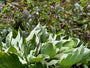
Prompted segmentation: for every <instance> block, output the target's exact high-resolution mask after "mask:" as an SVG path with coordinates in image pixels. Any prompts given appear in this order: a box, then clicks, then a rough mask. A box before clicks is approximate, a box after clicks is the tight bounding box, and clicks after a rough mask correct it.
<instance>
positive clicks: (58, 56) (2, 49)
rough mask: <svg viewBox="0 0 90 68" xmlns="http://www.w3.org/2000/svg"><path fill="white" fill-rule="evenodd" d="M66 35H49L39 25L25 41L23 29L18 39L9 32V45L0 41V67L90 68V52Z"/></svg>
mask: <svg viewBox="0 0 90 68" xmlns="http://www.w3.org/2000/svg"><path fill="white" fill-rule="evenodd" d="M63 33H64V31H61V32H59V33H58V34H52V33H48V32H47V29H46V26H41V25H40V24H38V25H37V26H36V27H35V28H34V29H33V30H32V31H31V33H30V35H29V36H28V37H26V38H25V37H24V36H23V34H22V30H21V29H19V30H18V35H17V37H16V38H13V33H12V32H10V33H9V34H8V35H7V37H6V42H5V43H4V42H0V66H1V67H2V68H12V65H11V63H13V61H14V63H13V64H14V65H15V66H14V65H13V68H71V67H72V66H73V65H76V66H78V65H81V64H83V67H84V66H87V67H88V63H89V62H90V49H88V48H87V45H85V44H84V43H81V42H80V40H79V39H78V38H71V37H69V36H65V35H63ZM4 57H5V59H6V60H5V59H4ZM10 58H11V59H10ZM13 59H14V60H13ZM17 63H18V64H17ZM88 68H89V67H88Z"/></svg>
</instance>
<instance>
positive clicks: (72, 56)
mask: <svg viewBox="0 0 90 68" xmlns="http://www.w3.org/2000/svg"><path fill="white" fill-rule="evenodd" d="M83 54H84V47H83V46H80V47H79V48H76V49H74V50H73V52H72V53H67V54H63V55H62V56H61V57H60V62H59V64H60V65H61V66H65V67H71V66H72V65H74V64H76V63H78V62H80V61H81V59H82V57H83Z"/></svg>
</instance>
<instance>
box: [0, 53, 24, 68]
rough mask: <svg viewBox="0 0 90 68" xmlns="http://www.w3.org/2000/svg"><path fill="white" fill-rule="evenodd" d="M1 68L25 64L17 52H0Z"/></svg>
mask: <svg viewBox="0 0 90 68" xmlns="http://www.w3.org/2000/svg"><path fill="white" fill-rule="evenodd" d="M0 68H23V65H22V64H21V62H20V61H19V59H18V57H17V56H16V55H15V54H12V53H4V52H0Z"/></svg>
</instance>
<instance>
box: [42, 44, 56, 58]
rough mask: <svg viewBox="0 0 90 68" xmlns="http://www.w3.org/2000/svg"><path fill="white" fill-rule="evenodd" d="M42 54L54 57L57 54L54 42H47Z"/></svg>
mask: <svg viewBox="0 0 90 68" xmlns="http://www.w3.org/2000/svg"><path fill="white" fill-rule="evenodd" d="M41 54H46V55H49V56H50V57H53V56H55V55H56V49H55V47H54V46H53V44H52V43H47V44H45V45H43V46H42V47H41Z"/></svg>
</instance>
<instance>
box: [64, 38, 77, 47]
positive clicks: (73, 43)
mask: <svg viewBox="0 0 90 68" xmlns="http://www.w3.org/2000/svg"><path fill="white" fill-rule="evenodd" d="M63 46H64V47H76V46H77V45H76V43H75V42H74V41H73V40H71V41H66V42H64V43H63Z"/></svg>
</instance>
